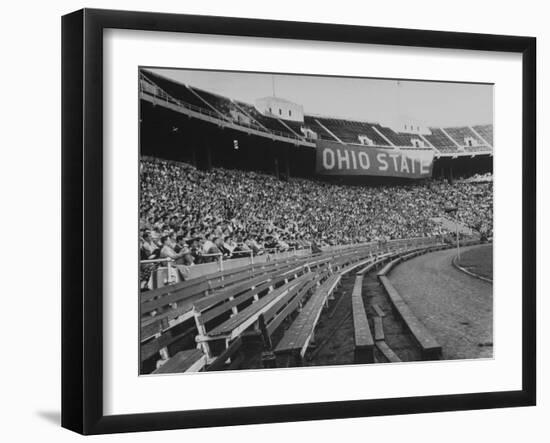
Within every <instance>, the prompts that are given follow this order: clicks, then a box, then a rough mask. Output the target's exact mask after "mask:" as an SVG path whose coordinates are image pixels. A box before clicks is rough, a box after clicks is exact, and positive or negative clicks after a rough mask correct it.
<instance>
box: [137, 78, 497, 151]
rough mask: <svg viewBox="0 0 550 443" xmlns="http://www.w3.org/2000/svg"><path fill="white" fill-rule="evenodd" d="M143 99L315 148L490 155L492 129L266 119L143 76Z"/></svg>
mask: <svg viewBox="0 0 550 443" xmlns="http://www.w3.org/2000/svg"><path fill="white" fill-rule="evenodd" d="M140 97H141V98H142V99H144V100H147V101H149V102H151V103H154V104H159V105H165V106H167V107H170V108H172V109H174V110H178V111H179V112H182V113H184V114H187V115H189V116H191V117H195V118H199V119H202V120H205V121H210V122H211V123H215V124H218V125H220V126H222V127H225V126H227V127H231V128H232V129H236V130H239V131H243V132H246V133H249V134H254V135H259V136H263V137H267V138H271V139H273V140H277V141H283V142H288V143H292V144H295V145H302V146H309V147H314V146H315V141H316V139H318V138H320V139H324V140H332V141H336V142H340V143H345V144H357V145H362V146H365V145H367V146H373V147H378V148H386V149H413V148H414V149H432V150H434V151H435V155H436V157H450V158H455V157H460V156H468V157H472V156H478V155H485V156H487V155H492V153H493V126H492V125H477V126H460V127H446V128H436V127H430V128H429V131H430V132H431V133H430V134H419V133H412V132H411V133H406V132H396V131H395V130H393V129H391V128H390V127H386V126H384V125H382V124H380V123H371V122H362V121H356V120H347V119H337V118H330V117H320V116H314V115H305V116H304V120H303V122H297V121H292V120H285V119H283V118H278V117H276V116H269V115H264V114H262V113H261V112H259V111H258V110H257V109H256V107H255V106H253V105H251V104H248V103H244V102H241V101H237V100H232V99H230V98H227V97H224V96H221V95H218V94H214V93H211V92H208V91H205V90H202V89H198V88H195V87H192V86H188V85H184V84H181V83H178V82H176V81H174V80H170V79H167V78H165V77H162V76H160V75H158V74H155V73H152V72H149V71H142V72H141V73H140Z"/></svg>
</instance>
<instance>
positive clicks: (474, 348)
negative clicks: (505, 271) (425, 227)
mask: <svg viewBox="0 0 550 443" xmlns="http://www.w3.org/2000/svg"><path fill="white" fill-rule="evenodd" d="M478 247H480V246H471V247H468V248H464V251H466V250H470V249H473V248H478ZM481 247H482V246H481ZM455 254H456V251H455V250H454V249H449V250H444V251H439V252H434V253H430V254H426V255H421V256H419V257H416V258H414V259H412V260H410V261H407V262H404V263H402V264H400V265H398V266H397V267H396V268H395V269H394V270H393V271H392V272H391V274H390V280H391V282H392V283H393V284H394V286H395V287H396V289H397V290H398V291H399V293H400V294H401V296H402V297H403V299H404V300H405V301H406V302H407V304H408V305H409V306H410V308H411V310H412V311H413V312H414V314H415V315H416V316H417V317H418V319H419V320H420V321H421V322H422V323H424V325H425V326H426V327H427V328H428V330H429V331H430V332H431V333H432V334H433V336H434V337H435V339H436V340H437V341H438V342H439V344H440V345H441V346H442V347H443V356H442V359H444V360H447V359H469V358H491V357H492V355H493V285H492V284H491V283H488V282H485V281H482V280H479V279H477V278H474V277H471V276H469V275H467V274H464V273H463V272H461V271H459V270H458V269H456V268H455V267H453V265H452V259H453V257H454V256H455Z"/></svg>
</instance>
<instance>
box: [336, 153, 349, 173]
mask: <svg viewBox="0 0 550 443" xmlns="http://www.w3.org/2000/svg"><path fill="white" fill-rule="evenodd" d="M343 152H344V154H345V155H342V150H340V149H338V150H337V151H336V156H337V157H338V169H344V167H343V166H342V164H343V163H344V162H345V163H346V169H349V152H348V151H343Z"/></svg>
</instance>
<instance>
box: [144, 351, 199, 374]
mask: <svg viewBox="0 0 550 443" xmlns="http://www.w3.org/2000/svg"><path fill="white" fill-rule="evenodd" d="M205 365H206V355H204V353H203V352H202V351H201V350H200V349H197V348H195V349H188V350H185V351H180V352H178V353H177V354H176V355H174V356H173V357H172V358H170V359H169V360H167V361H166V363H164V364H163V365H162V366H160V367H159V368H157V369H156V370H154V371H153V374H175V373H181V372H198V371H200V370H202V369H203V368H204V366H205Z"/></svg>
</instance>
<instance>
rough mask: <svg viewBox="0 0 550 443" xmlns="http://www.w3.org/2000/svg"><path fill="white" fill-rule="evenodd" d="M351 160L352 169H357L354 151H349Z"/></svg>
mask: <svg viewBox="0 0 550 443" xmlns="http://www.w3.org/2000/svg"><path fill="white" fill-rule="evenodd" d="M351 159H352V161H353V169H357V158H356V157H355V151H351Z"/></svg>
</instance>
